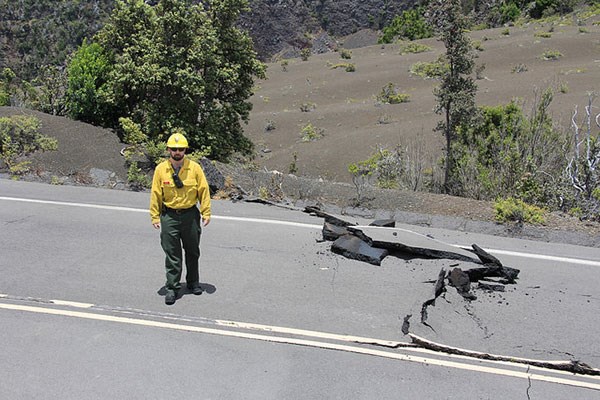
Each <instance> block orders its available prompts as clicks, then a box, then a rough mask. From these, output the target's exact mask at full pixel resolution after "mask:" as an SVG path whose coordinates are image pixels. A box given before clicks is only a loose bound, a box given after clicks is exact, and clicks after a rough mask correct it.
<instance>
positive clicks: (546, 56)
mask: <svg viewBox="0 0 600 400" xmlns="http://www.w3.org/2000/svg"><path fill="white" fill-rule="evenodd" d="M562 56H563V55H562V53H561V52H560V51H558V50H546V51H545V52H543V53H542V55H541V56H540V58H541V59H542V60H545V61H556V60H558V59H559V58H561V57H562Z"/></svg>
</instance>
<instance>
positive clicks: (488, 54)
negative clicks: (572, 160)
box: [246, 21, 600, 182]
mask: <svg viewBox="0 0 600 400" xmlns="http://www.w3.org/2000/svg"><path fill="white" fill-rule="evenodd" d="M567 22H570V21H567ZM593 22H594V21H587V23H586V25H585V27H582V26H575V25H550V24H530V25H528V26H524V27H519V28H518V27H510V28H497V29H488V30H482V31H475V32H472V33H471V36H472V38H473V40H475V41H479V42H480V43H481V49H482V51H479V52H478V59H477V60H476V63H477V64H478V65H485V70H484V71H483V73H482V77H481V78H482V79H479V80H477V81H476V83H477V86H478V93H477V103H478V104H479V105H499V104H506V103H508V102H509V101H511V100H512V99H514V98H519V99H521V101H522V104H523V109H524V110H525V112H526V113H528V114H529V111H530V110H532V109H533V108H534V105H535V103H536V100H537V97H536V96H539V95H540V94H541V92H542V91H543V90H545V89H546V88H552V89H553V91H554V99H553V101H552V104H551V106H550V110H551V111H552V118H553V121H554V122H555V123H556V124H558V125H559V126H560V127H561V128H562V130H564V132H565V135H572V132H571V128H570V123H571V115H572V113H573V111H574V109H575V107H576V106H578V107H579V111H580V114H579V115H580V117H581V115H582V113H583V109H584V107H585V106H586V105H587V102H588V94H589V93H590V92H592V91H597V90H598V89H599V86H598V82H600V42H599V40H598V37H599V36H598V34H599V33H600V26H598V25H593ZM583 28H585V29H583ZM551 30H552V32H550V31H551ZM541 32H546V33H549V37H541V36H540V33H541ZM507 33H508V34H507ZM418 43H421V44H424V45H427V46H430V47H431V48H432V49H433V50H432V51H430V52H425V53H419V54H405V55H400V54H399V49H400V47H401V45H400V44H394V45H385V46H382V45H372V46H368V47H364V48H357V49H353V50H352V59H350V60H342V59H341V58H340V54H339V53H327V54H320V55H313V56H311V57H310V58H309V60H308V61H300V59H293V60H290V61H289V63H288V65H287V66H286V67H285V71H284V68H283V67H282V66H281V64H279V63H270V64H268V71H267V75H268V79H266V80H264V81H259V82H257V90H256V94H255V96H254V97H253V99H252V101H253V104H254V109H253V111H252V117H251V121H250V123H249V125H248V127H247V129H246V133H247V134H248V136H249V137H250V138H251V139H252V140H253V141H254V143H255V144H256V145H257V154H258V157H257V158H256V160H255V161H256V163H257V164H258V165H259V166H260V167H261V168H262V167H265V168H267V169H269V170H273V169H275V170H279V171H282V172H288V171H289V167H290V164H291V163H293V162H294V159H293V155H294V154H296V156H297V160H296V161H295V166H296V167H297V172H296V173H297V174H299V175H302V176H308V177H311V178H324V179H327V180H334V181H342V182H350V179H351V175H350V174H349V173H348V172H347V166H348V165H349V164H350V163H353V162H357V161H360V160H364V159H366V158H368V157H369V156H370V155H371V154H373V152H374V151H375V149H376V148H377V147H378V146H383V147H387V148H394V147H395V146H397V145H400V146H401V147H403V148H406V147H407V146H409V147H410V150H409V155H416V154H417V152H419V153H420V154H422V155H423V156H424V157H425V158H426V159H427V162H428V163H429V166H430V167H431V166H432V165H434V164H435V163H436V162H437V160H439V157H440V156H441V155H442V149H443V137H442V135H441V134H439V133H434V132H433V128H434V126H435V125H436V123H437V122H438V121H439V120H440V118H441V116H439V115H436V114H434V112H433V108H434V106H435V99H434V96H433V89H434V87H435V86H436V84H437V82H436V81H435V80H431V79H429V80H428V79H423V78H421V77H419V76H414V75H412V74H411V73H410V72H409V70H410V68H411V66H412V65H413V64H415V63H417V62H419V61H426V62H432V61H434V60H436V59H437V57H438V55H440V54H441V53H443V52H444V51H445V50H444V48H443V45H442V44H441V42H439V41H436V40H435V39H426V40H420V41H418ZM549 50H556V51H558V52H560V53H561V54H562V57H560V58H559V59H558V60H555V61H546V60H543V59H542V54H543V53H544V52H546V51H549ZM348 62H350V63H352V64H354V65H355V68H356V71H355V72H346V71H345V70H344V68H335V69H334V68H332V67H331V66H332V65H336V64H339V63H348ZM519 65H523V66H525V67H526V71H524V72H520V73H519V72H513V70H514V69H515V68H516V67H517V66H519ZM388 83H393V84H394V85H396V86H397V87H398V88H399V90H400V91H401V92H403V93H406V94H408V95H410V101H409V102H407V103H402V104H394V105H390V104H378V102H377V101H376V96H377V94H378V93H379V92H380V91H381V90H382V88H383V87H384V86H385V85H386V84H388ZM303 105H305V107H304V108H307V107H306V105H308V106H309V107H308V108H309V109H310V111H308V112H303V111H302V110H301V107H302V106H303ZM596 106H597V105H596ZM308 123H311V124H312V125H313V126H315V127H317V128H319V129H322V130H323V137H322V138H321V139H318V140H315V141H310V142H303V141H302V140H301V136H302V135H301V130H302V128H303V127H304V126H306V124H308ZM267 125H269V128H268V129H267ZM272 128H274V129H272ZM269 129H270V130H269Z"/></svg>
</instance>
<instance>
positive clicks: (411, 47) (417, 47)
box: [400, 42, 433, 55]
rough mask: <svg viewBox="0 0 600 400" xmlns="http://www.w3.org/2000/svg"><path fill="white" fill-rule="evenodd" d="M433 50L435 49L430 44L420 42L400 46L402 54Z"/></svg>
mask: <svg viewBox="0 0 600 400" xmlns="http://www.w3.org/2000/svg"><path fill="white" fill-rule="evenodd" d="M431 50H433V49H432V48H431V47H429V46H426V45H424V44H420V43H414V42H411V43H408V44H405V45H404V46H402V47H400V55H404V54H418V53H425V52H427V51H431Z"/></svg>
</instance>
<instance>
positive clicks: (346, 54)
mask: <svg viewBox="0 0 600 400" xmlns="http://www.w3.org/2000/svg"><path fill="white" fill-rule="evenodd" d="M340 57H342V58H343V59H344V60H350V59H351V58H352V50H348V49H342V51H340Z"/></svg>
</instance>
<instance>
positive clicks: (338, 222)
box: [304, 206, 356, 226]
mask: <svg viewBox="0 0 600 400" xmlns="http://www.w3.org/2000/svg"><path fill="white" fill-rule="evenodd" d="M304 212H306V213H308V214H314V215H316V216H317V217H320V218H324V219H325V222H329V223H330V224H332V225H336V226H352V225H356V224H353V223H351V222H348V221H344V220H343V219H340V218H338V217H334V216H333V215H331V214H329V213H326V212H324V211H322V210H321V209H319V208H318V207H314V206H308V207H305V208H304Z"/></svg>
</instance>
